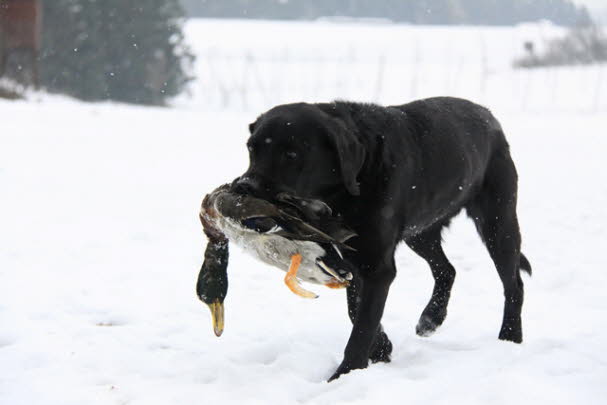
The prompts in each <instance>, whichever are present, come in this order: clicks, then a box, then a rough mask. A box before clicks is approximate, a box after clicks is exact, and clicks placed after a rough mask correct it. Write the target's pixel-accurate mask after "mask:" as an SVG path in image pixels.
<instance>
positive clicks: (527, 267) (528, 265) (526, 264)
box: [519, 253, 531, 275]
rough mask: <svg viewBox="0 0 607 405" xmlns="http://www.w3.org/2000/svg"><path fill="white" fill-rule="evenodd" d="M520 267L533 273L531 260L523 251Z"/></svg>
mask: <svg viewBox="0 0 607 405" xmlns="http://www.w3.org/2000/svg"><path fill="white" fill-rule="evenodd" d="M519 268H520V269H521V270H523V271H524V272H525V273H527V274H529V275H531V263H529V260H527V258H526V257H525V255H524V254H522V253H521V258H520V261H519Z"/></svg>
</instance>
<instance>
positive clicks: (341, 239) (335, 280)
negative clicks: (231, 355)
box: [196, 185, 355, 336]
mask: <svg viewBox="0 0 607 405" xmlns="http://www.w3.org/2000/svg"><path fill="white" fill-rule="evenodd" d="M200 221H201V223H202V226H203V230H204V232H205V234H206V235H207V238H208V244H207V248H206V251H205V260H204V263H203V265H202V268H201V270H200V274H199V276H198V283H197V286H196V290H197V294H198V296H199V298H200V299H201V300H202V301H203V302H205V303H206V304H207V305H209V308H210V309H211V315H212V318H213V327H214V330H215V334H216V335H217V336H219V335H221V332H222V331H223V301H224V299H225V296H226V294H227V286H228V278H227V266H228V258H229V241H231V242H233V243H235V244H237V245H239V246H241V247H242V248H243V249H244V251H245V252H248V253H249V254H252V255H253V256H255V257H256V258H258V259H259V260H261V261H263V262H265V263H267V264H270V265H272V266H274V267H277V268H279V269H281V270H283V271H286V272H287V274H286V275H285V279H284V281H285V284H286V285H287V286H288V287H289V289H290V290H291V291H292V292H293V293H295V294H297V295H299V296H301V297H304V298H317V297H318V296H317V295H316V294H314V293H312V292H310V291H308V290H306V289H304V288H303V287H302V286H301V285H300V283H299V280H302V281H308V282H311V283H315V284H322V285H325V286H327V287H330V288H344V287H346V286H347V285H348V284H349V280H351V279H352V271H353V268H352V266H351V265H350V264H349V263H348V262H347V261H346V260H344V258H343V254H342V251H344V250H353V249H352V248H351V247H349V246H348V245H346V244H345V242H346V241H347V240H348V239H350V238H351V237H353V236H355V233H354V232H352V231H351V230H349V229H347V228H346V227H345V226H343V225H342V224H341V223H340V221H339V220H338V219H336V218H333V217H332V216H331V210H330V208H329V207H328V206H327V205H326V204H324V203H322V202H321V201H318V200H311V199H301V198H297V197H294V196H291V195H288V194H281V195H279V196H277V203H276V204H273V203H270V202H268V201H266V200H262V199H258V198H255V197H252V196H250V195H246V194H237V193H233V192H231V191H230V189H229V186H228V185H223V186H221V187H219V188H217V189H216V190H215V191H213V192H212V193H210V194H208V195H207V196H205V198H204V200H203V202H202V206H201V210H200ZM319 228H322V230H321V229H319Z"/></svg>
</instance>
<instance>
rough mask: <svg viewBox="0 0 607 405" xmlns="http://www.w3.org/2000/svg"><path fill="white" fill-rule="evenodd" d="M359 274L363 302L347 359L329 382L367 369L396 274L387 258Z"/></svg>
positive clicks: (347, 349)
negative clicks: (358, 370) (356, 370)
mask: <svg viewBox="0 0 607 405" xmlns="http://www.w3.org/2000/svg"><path fill="white" fill-rule="evenodd" d="M361 270H362V271H361V274H360V282H361V286H360V287H361V291H360V296H359V297H360V303H359V305H358V308H357V313H356V318H355V319H354V325H353V327H352V333H351V334H350V339H349V340H348V344H347V345H346V349H345V351H344V359H343V361H342V363H341V365H340V366H339V367H338V368H337V371H335V373H334V374H333V375H332V376H331V378H330V379H329V381H333V380H335V379H336V378H339V376H341V375H342V374H347V373H349V372H350V371H351V370H355V369H359V368H366V367H367V365H368V363H369V354H370V352H371V347H372V345H373V341H374V339H375V337H376V336H377V331H378V329H379V324H380V321H381V317H382V315H383V313H384V306H385V304H386V298H387V296H388V291H389V290H390V284H391V283H392V280H394V276H395V275H396V267H395V265H394V258H393V256H389V257H388V256H384V260H379V261H376V264H375V266H369V265H364V266H362V269H361Z"/></svg>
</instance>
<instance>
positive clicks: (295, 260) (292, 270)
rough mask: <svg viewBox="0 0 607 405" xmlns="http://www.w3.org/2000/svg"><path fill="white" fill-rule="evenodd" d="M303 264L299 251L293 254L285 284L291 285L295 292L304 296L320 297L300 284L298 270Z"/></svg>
mask: <svg viewBox="0 0 607 405" xmlns="http://www.w3.org/2000/svg"><path fill="white" fill-rule="evenodd" d="M300 264H301V255H300V254H299V253H297V254H294V255H293V256H291V266H290V267H289V271H288V272H287V275H286V276H285V284H286V285H287V287H289V290H291V291H292V292H293V293H294V294H296V295H299V296H300V297H303V298H318V295H316V294H314V293H313V292H311V291H308V290H306V289H305V288H303V287H302V286H301V284H299V280H298V279H297V270H298V269H299V266H300Z"/></svg>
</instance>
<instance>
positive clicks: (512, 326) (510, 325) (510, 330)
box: [499, 318, 523, 343]
mask: <svg viewBox="0 0 607 405" xmlns="http://www.w3.org/2000/svg"><path fill="white" fill-rule="evenodd" d="M499 339H500V340H507V341H509V342H514V343H523V329H522V327H521V320H520V318H519V319H518V320H514V321H510V322H504V324H503V325H502V329H501V330H500V335H499Z"/></svg>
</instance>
